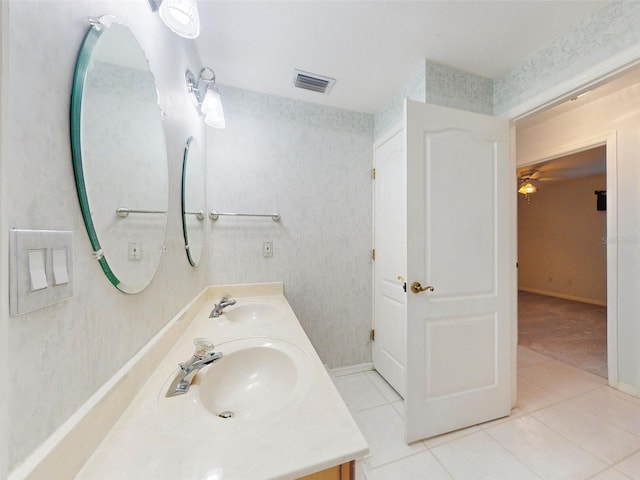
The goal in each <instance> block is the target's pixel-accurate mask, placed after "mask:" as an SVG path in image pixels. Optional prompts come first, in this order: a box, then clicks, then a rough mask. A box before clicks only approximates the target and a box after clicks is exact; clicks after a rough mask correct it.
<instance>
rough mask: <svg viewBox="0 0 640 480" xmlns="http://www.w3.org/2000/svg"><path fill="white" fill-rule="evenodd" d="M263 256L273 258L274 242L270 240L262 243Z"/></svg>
mask: <svg viewBox="0 0 640 480" xmlns="http://www.w3.org/2000/svg"><path fill="white" fill-rule="evenodd" d="M262 256H263V257H273V241H271V240H268V241H266V242H263V243H262Z"/></svg>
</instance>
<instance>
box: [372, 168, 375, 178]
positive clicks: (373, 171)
mask: <svg viewBox="0 0 640 480" xmlns="http://www.w3.org/2000/svg"><path fill="white" fill-rule="evenodd" d="M371 178H372V179H374V180H375V179H376V169H375V168H373V169H371Z"/></svg>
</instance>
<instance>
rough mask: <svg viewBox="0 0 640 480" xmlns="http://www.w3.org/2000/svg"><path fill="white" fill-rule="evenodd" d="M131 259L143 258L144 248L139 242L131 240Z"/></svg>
mask: <svg viewBox="0 0 640 480" xmlns="http://www.w3.org/2000/svg"><path fill="white" fill-rule="evenodd" d="M129 260H142V248H141V247H140V244H139V243H138V242H129Z"/></svg>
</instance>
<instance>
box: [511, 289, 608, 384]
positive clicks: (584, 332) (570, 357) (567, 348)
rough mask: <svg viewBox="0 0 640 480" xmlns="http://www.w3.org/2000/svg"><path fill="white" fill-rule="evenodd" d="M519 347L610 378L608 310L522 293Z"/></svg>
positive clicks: (519, 297) (519, 307)
mask: <svg viewBox="0 0 640 480" xmlns="http://www.w3.org/2000/svg"><path fill="white" fill-rule="evenodd" d="M518 344H519V345H522V346H523V347H527V348H530V349H531V350H535V351H536V352H539V353H542V354H544V355H547V356H549V357H551V358H555V359H556V360H560V361H562V362H565V363H568V364H570V365H573V366H574V367H577V368H580V369H582V370H586V371H587V372H590V373H594V374H596V375H599V376H600V377H604V378H607V309H606V307H599V306H597V305H590V304H588V303H582V302H575V301H572V300H564V299H561V298H555V297H548V296H546V295H538V294H537V293H529V292H523V291H520V292H518Z"/></svg>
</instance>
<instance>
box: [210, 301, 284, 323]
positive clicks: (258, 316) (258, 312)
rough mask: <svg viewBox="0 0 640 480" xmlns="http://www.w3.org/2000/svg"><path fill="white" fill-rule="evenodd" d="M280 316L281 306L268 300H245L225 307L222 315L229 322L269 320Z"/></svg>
mask: <svg viewBox="0 0 640 480" xmlns="http://www.w3.org/2000/svg"><path fill="white" fill-rule="evenodd" d="M278 316H282V307H281V306H280V305H274V304H273V303H268V302H256V301H252V302H246V303H240V301H239V302H238V305H235V306H233V307H227V309H225V310H224V311H223V312H222V317H224V318H226V319H227V320H229V321H231V322H249V321H269V320H274V319H276V318H278Z"/></svg>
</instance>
